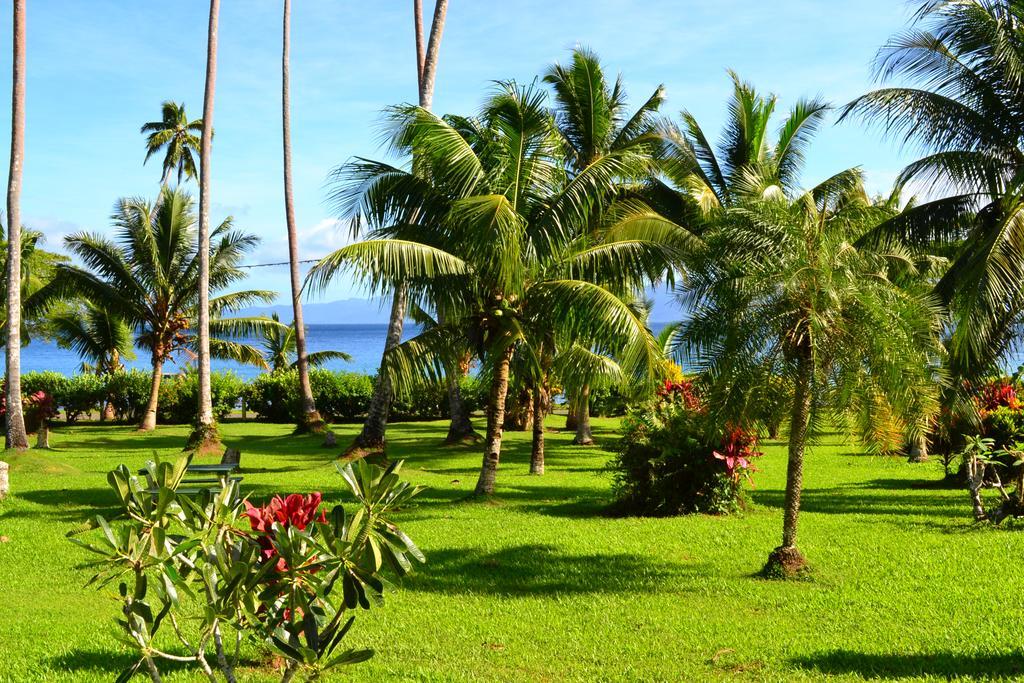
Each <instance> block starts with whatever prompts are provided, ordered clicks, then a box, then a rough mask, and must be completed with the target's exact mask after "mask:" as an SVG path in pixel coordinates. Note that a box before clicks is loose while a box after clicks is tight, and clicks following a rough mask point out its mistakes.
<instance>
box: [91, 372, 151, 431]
mask: <svg viewBox="0 0 1024 683" xmlns="http://www.w3.org/2000/svg"><path fill="white" fill-rule="evenodd" d="M105 379H106V384H107V386H106V392H105V396H109V397H110V402H111V404H112V405H113V406H114V413H115V414H116V415H117V419H119V420H124V421H126V422H135V421H137V420H139V419H141V418H142V414H143V412H144V411H145V410H146V402H147V401H148V400H149V390H150V382H151V381H152V378H151V376H150V373H148V372H144V371H142V370H136V369H134V368H133V369H131V370H122V371H121V372H115V373H113V374H110V375H106V377H105ZM101 400H102V399H101Z"/></svg>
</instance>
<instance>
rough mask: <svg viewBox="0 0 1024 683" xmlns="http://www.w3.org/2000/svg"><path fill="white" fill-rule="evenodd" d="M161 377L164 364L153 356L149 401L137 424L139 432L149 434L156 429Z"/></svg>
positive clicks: (157, 357)
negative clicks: (140, 420)
mask: <svg viewBox="0 0 1024 683" xmlns="http://www.w3.org/2000/svg"><path fill="white" fill-rule="evenodd" d="M163 376H164V362H163V360H162V359H161V358H160V357H159V356H157V355H155V354H154V356H153V378H152V380H151V381H150V383H149V401H148V402H147V403H146V412H144V413H143V414H142V422H140V423H139V431H140V432H151V431H153V430H154V429H156V409H157V404H158V403H159V401H160V382H161V380H162V379H163Z"/></svg>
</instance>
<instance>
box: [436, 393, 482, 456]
mask: <svg viewBox="0 0 1024 683" xmlns="http://www.w3.org/2000/svg"><path fill="white" fill-rule="evenodd" d="M448 413H449V416H450V418H451V420H450V421H449V423H448V436H447V437H445V440H444V441H445V443H448V444H456V443H462V442H463V441H470V440H474V441H475V440H476V439H477V438H479V436H478V435H477V433H476V430H474V429H473V422H472V421H471V420H470V419H469V411H468V410H466V402H465V401H463V400H462V389H461V388H460V387H459V378H458V377H449V378H448Z"/></svg>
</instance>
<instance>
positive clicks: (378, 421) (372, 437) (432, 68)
mask: <svg viewBox="0 0 1024 683" xmlns="http://www.w3.org/2000/svg"><path fill="white" fill-rule="evenodd" d="M447 13H448V0H436V2H435V3H434V18H433V21H432V22H431V25H430V38H429V40H428V41H427V49H426V52H425V53H424V55H423V60H422V61H421V60H420V59H419V53H418V52H417V59H416V73H417V76H418V78H417V83H418V86H419V105H420V107H422V108H423V109H427V110H429V109H430V107H431V104H432V103H433V101H434V82H435V78H436V75H437V64H438V60H439V59H440V54H441V36H442V34H443V33H444V25H445V19H446V17H447ZM413 15H414V18H415V17H417V16H418V17H419V19H417V20H416V35H417V40H418V41H420V42H421V43H422V37H421V35H422V28H421V26H422V7H421V5H420V4H418V3H417V2H416V0H414V6H413ZM345 174H346V171H345V170H344V167H340V168H339V169H336V175H345ZM408 303H409V302H408V293H407V292H406V288H405V287H403V286H401V285H399V286H398V287H396V288H395V290H394V292H393V294H392V299H391V313H390V316H389V318H388V331H387V335H386V336H385V339H384V353H385V354H386V353H387V352H388V351H390V350H391V349H393V348H394V347H395V346H397V345H398V343H399V342H401V341H402V329H403V327H404V324H405V312H406V310H407V309H408ZM381 362H382V363H383V360H382V361H381ZM391 400H392V388H391V386H390V384H389V383H388V379H387V377H385V376H384V375H383V374H378V376H377V383H376V385H375V386H374V388H373V397H372V398H371V400H370V407H369V409H368V410H367V411H366V420H365V421H364V422H363V429H362V430H361V431H360V432H359V435H358V436H356V438H355V440H354V441H353V443H352V446H351V447H350V450H351V451H355V452H359V451H371V450H381V451H382V450H383V449H384V446H385V440H386V439H385V437H386V432H387V424H388V412H389V410H390V407H391Z"/></svg>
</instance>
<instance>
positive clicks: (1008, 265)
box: [843, 0, 1024, 380]
mask: <svg viewBox="0 0 1024 683" xmlns="http://www.w3.org/2000/svg"><path fill="white" fill-rule="evenodd" d="M917 5H918V9H917V12H916V13H915V15H914V19H913V23H912V25H911V26H910V27H909V28H908V29H907V30H905V31H903V32H902V33H900V34H898V35H896V36H895V37H893V38H892V39H891V40H890V41H889V42H888V43H887V44H886V45H885V46H884V47H883V48H882V49H881V50H880V51H879V53H878V55H877V57H876V60H875V76H876V77H877V78H878V79H879V80H881V81H894V82H895V83H896V84H895V85H892V86H889V87H882V88H880V89H877V90H874V91H872V92H869V93H867V94H866V95H863V96H861V97H859V98H857V99H856V100H854V101H853V102H851V103H850V104H848V105H847V106H846V107H845V109H844V111H843V117H849V118H858V119H861V120H863V121H866V122H868V123H870V124H874V125H877V126H879V127H880V128H881V129H882V131H883V132H884V133H885V134H886V135H887V136H890V137H892V138H895V139H898V140H900V141H901V142H903V143H907V144H914V145H915V147H916V148H917V149H920V150H923V151H924V152H925V153H926V156H924V157H923V158H921V159H919V160H918V161H915V162H913V163H911V164H910V165H909V166H907V167H906V168H905V169H904V170H903V172H902V173H901V174H900V177H899V179H898V182H899V183H900V184H907V183H914V184H915V185H917V186H918V187H919V188H922V189H924V190H927V191H929V192H931V193H932V196H939V197H940V198H938V199H934V200H932V201H928V202H924V203H922V204H920V205H918V206H916V207H913V209H912V210H909V211H906V212H904V213H903V214H901V215H899V216H897V217H895V218H894V219H893V220H891V221H889V222H888V223H887V224H885V225H883V226H881V228H880V230H879V231H877V233H875V234H873V235H872V237H873V238H874V237H878V236H898V237H900V238H901V239H904V240H906V241H908V243H910V244H913V245H919V246H923V247H925V248H928V249H931V250H934V249H938V248H944V249H949V248H950V247H951V246H952V247H954V248H955V254H954V259H953V261H952V263H951V264H950V267H949V269H948V270H947V271H946V272H945V274H944V275H943V276H942V277H941V279H940V280H939V281H938V283H937V285H936V288H935V291H936V294H937V295H938V297H939V298H940V300H941V301H942V302H943V304H944V305H945V306H946V307H947V308H948V309H949V311H950V313H951V315H952V318H953V320H952V325H951V329H952V336H951V339H950V342H949V362H950V369H951V372H952V373H953V374H954V375H955V376H957V377H959V378H962V379H968V380H970V379H977V378H978V377H979V376H981V375H985V374H986V373H988V372H990V371H991V370H993V369H994V368H995V366H996V365H997V364H998V361H999V359H1000V358H1002V357H1003V356H1004V355H1005V354H1006V353H1007V352H1008V351H1010V350H1012V349H1013V348H1015V347H1016V346H1017V345H1018V344H1019V339H1020V335H1019V332H1020V329H1021V322H1022V313H1024V284H1022V283H1024V250H1022V248H1021V244H1022V240H1024V142H1022V141H1024V109H1022V108H1021V106H1020V102H1021V101H1022V99H1024V80H1022V79H1024V61H1022V59H1021V57H1022V55H1024V5H1022V4H1021V3H1019V2H1015V1H1014V2H1011V1H1009V0H970V1H968V0H962V1H956V2H951V1H947V2H934V1H929V2H923V1H922V2H918V3H917Z"/></svg>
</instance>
